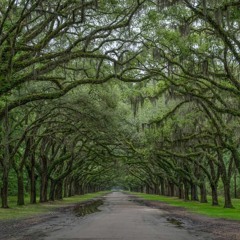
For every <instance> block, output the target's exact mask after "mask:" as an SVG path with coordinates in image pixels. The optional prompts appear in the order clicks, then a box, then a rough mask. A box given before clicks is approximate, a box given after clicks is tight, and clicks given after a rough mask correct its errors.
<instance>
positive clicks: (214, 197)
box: [210, 184, 219, 206]
mask: <svg viewBox="0 0 240 240" xmlns="http://www.w3.org/2000/svg"><path fill="white" fill-rule="evenodd" d="M210 186H211V190H212V205H213V206H218V205H219V203H218V193H217V185H215V184H211V185H210Z"/></svg>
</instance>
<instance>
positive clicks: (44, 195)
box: [40, 172, 48, 202]
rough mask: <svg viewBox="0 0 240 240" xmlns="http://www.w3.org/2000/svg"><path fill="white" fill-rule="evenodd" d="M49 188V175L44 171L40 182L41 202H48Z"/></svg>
mask: <svg viewBox="0 0 240 240" xmlns="http://www.w3.org/2000/svg"><path fill="white" fill-rule="evenodd" d="M47 190H48V177H47V174H46V173H45V172H44V173H43V174H42V176H41V184H40V202H47V201H48V199H47Z"/></svg>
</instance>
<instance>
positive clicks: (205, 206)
mask: <svg viewBox="0 0 240 240" xmlns="http://www.w3.org/2000/svg"><path fill="white" fill-rule="evenodd" d="M133 194H134V195H136V196H138V197H140V198H143V199H146V200H152V201H161V202H164V203H167V204H169V205H172V206H177V207H184V208H186V209H187V210H189V211H190V212H193V213H198V214H202V215H207V216H209V217H214V218H224V219H231V220H240V199H233V200H232V202H233V206H234V207H235V208H234V209H228V208H223V203H224V199H223V198H222V197H219V204H220V205H219V206H212V205H211V198H210V197H209V199H208V200H209V202H208V203H199V202H195V201H184V200H181V199H178V198H177V197H166V196H161V195H160V196H159V195H152V194H144V193H133Z"/></svg>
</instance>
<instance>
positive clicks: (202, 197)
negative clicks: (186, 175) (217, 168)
mask: <svg viewBox="0 0 240 240" xmlns="http://www.w3.org/2000/svg"><path fill="white" fill-rule="evenodd" d="M200 202H201V203H207V202H208V200H207V190H206V185H205V183H201V184H200Z"/></svg>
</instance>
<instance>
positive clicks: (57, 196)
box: [55, 181, 63, 200]
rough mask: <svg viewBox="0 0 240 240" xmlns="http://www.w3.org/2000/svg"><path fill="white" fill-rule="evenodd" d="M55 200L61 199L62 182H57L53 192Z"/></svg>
mask: <svg viewBox="0 0 240 240" xmlns="http://www.w3.org/2000/svg"><path fill="white" fill-rule="evenodd" d="M55 199H57V200H62V199H63V182H62V181H59V182H57V185H56V190H55Z"/></svg>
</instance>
